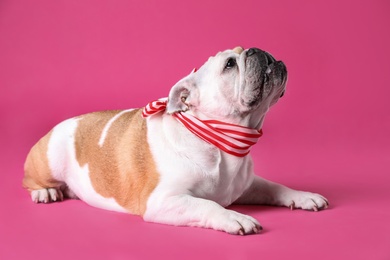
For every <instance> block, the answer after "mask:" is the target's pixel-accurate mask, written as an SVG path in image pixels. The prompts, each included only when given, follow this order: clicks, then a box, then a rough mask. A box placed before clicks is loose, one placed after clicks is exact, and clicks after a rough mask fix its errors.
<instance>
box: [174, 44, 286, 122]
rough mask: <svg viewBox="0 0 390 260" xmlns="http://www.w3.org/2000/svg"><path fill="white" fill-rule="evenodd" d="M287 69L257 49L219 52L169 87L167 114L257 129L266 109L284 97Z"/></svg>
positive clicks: (238, 48)
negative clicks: (221, 121)
mask: <svg viewBox="0 0 390 260" xmlns="http://www.w3.org/2000/svg"><path fill="white" fill-rule="evenodd" d="M286 81H287V69H286V66H285V65H284V63H283V62H282V61H277V60H276V59H275V58H274V57H273V56H272V55H271V54H269V53H268V52H265V51H262V50H260V49H257V48H250V49H247V50H244V49H243V48H241V47H236V48H234V49H233V50H226V51H223V52H219V53H218V54H217V55H216V56H214V57H210V58H209V59H208V61H207V62H206V63H205V64H203V66H202V67H200V68H199V70H198V71H196V72H192V73H191V74H190V75H188V76H186V77H185V78H183V79H181V80H180V81H179V82H178V83H176V84H175V86H173V87H172V89H171V91H170V93H169V97H168V105H167V113H175V112H185V111H188V112H189V113H192V114H193V115H195V116H197V117H200V118H202V119H216V120H225V121H226V122H229V123H235V124H241V125H246V126H248V127H253V128H260V127H261V125H262V123H263V120H264V116H265V114H266V113H267V111H268V110H269V108H270V107H271V106H272V105H273V104H275V103H276V102H277V101H278V100H279V98H280V97H282V96H283V94H284V91H285V85H286Z"/></svg>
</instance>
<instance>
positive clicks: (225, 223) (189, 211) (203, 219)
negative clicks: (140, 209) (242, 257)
mask: <svg viewBox="0 0 390 260" xmlns="http://www.w3.org/2000/svg"><path fill="white" fill-rule="evenodd" d="M144 220H145V221H149V222H156V223H162V224H170V225H177V226H195V227H204V228H212V229H215V230H220V231H225V232H227V233H230V234H235V235H245V234H251V233H259V232H260V230H262V227H261V226H260V224H259V222H257V220H256V219H254V218H252V217H250V216H247V215H243V214H240V213H238V212H235V211H233V210H227V209H225V208H223V207H222V206H220V205H219V204H217V203H215V202H213V201H210V200H205V199H200V198H195V197H192V196H190V195H180V196H172V197H169V198H167V199H165V200H164V201H161V200H159V201H155V202H154V203H150V201H149V203H148V209H147V211H146V212H145V214H144Z"/></svg>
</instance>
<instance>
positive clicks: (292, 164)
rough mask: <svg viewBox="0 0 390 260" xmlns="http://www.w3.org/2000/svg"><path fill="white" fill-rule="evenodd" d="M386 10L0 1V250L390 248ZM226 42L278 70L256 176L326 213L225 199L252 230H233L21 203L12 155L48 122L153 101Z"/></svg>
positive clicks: (310, 251)
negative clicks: (283, 73)
mask: <svg viewBox="0 0 390 260" xmlns="http://www.w3.org/2000/svg"><path fill="white" fill-rule="evenodd" d="M315 2H318V3H315ZM389 11H390V4H389V2H388V1H386V0H367V1H341V0H330V1H288V0H285V1H249V0H241V1H235V2H232V1H231V2H229V1H222V0H216V1H179V0H172V1H158V0H154V1H151V0H150V1H124V0H123V1H119V0H118V1H100V0H99V1H94V0H90V1H80V0H70V1H69V0H63V1H60V0H58V1H52V0H43V1H18V0H12V1H11V0H2V1H1V2H0V88H1V92H0V99H1V100H0V119H1V120H0V131H1V136H0V138H1V139H0V141H1V143H0V149H1V150H0V153H1V156H0V163H1V164H0V165H1V168H0V259H41V260H44V259H53V258H54V259H156V258H162V257H168V258H167V259H175V258H180V259H198V258H202V259H212V258H213V259H249V258H251V259H257V258H262V259H286V258H289V259H313V258H314V259H390V249H389V245H390V223H389V222H390V221H389V220H390V137H389V133H390V105H389V95H390V65H389V61H390V51H389V46H390V33H389V32H390V30H389V27H390V16H389ZM236 45H242V46H244V47H246V48H248V47H253V46H256V47H259V48H262V49H265V50H267V51H270V52H271V53H272V54H273V55H274V56H276V57H277V58H279V59H282V60H283V61H285V63H286V64H287V68H288V70H289V82H288V86H287V87H288V89H287V92H286V95H285V97H284V98H283V99H282V100H281V102H280V103H279V104H277V105H276V106H275V107H274V108H273V110H272V111H271V112H270V114H269V115H268V118H267V120H266V122H265V127H264V136H263V138H262V139H261V141H260V143H259V144H258V145H256V146H255V147H254V148H253V150H252V155H253V157H254V160H255V161H256V169H257V171H258V173H259V174H260V175H262V176H263V177H266V178H269V179H271V180H274V181H277V182H281V183H284V184H286V185H289V186H291V187H294V188H297V189H304V190H310V191H315V192H319V193H322V194H323V195H325V196H326V197H328V199H329V200H330V203H331V207H330V209H328V210H326V211H321V212H319V213H313V212H305V211H300V210H295V211H292V212H291V211H289V210H288V209H286V208H274V207H265V206H233V207H232V208H233V209H235V210H237V211H239V212H242V213H246V214H251V215H252V216H254V217H256V218H257V219H258V220H259V221H260V222H261V223H262V225H263V226H264V228H265V230H264V232H263V234H260V235H252V236H247V237H238V236H230V235H227V234H225V233H222V232H216V231H212V230H205V229H199V228H187V227H180V228H178V227H172V226H165V225H159V224H151V223H145V222H143V221H142V219H141V218H139V217H137V216H131V215H126V214H120V213H114V212H109V211H104V210H100V209H96V208H92V207H90V206H87V205H86V204H84V203H83V202H81V201H66V202H64V203H54V204H50V205H35V204H33V203H32V202H31V201H30V198H29V196H28V195H27V193H26V192H25V191H24V190H23V189H22V188H21V179H22V176H23V162H24V159H25V156H26V154H27V152H28V150H29V149H30V147H31V146H32V145H33V144H34V143H35V142H36V141H37V140H38V139H39V138H40V137H41V136H43V135H44V134H45V133H46V132H47V131H48V130H49V129H50V128H52V127H53V126H54V125H55V124H56V123H58V122H60V121H61V120H63V119H66V118H69V117H71V116H75V115H79V114H82V113H85V112H90V111H96V110H105V109H122V108H129V107H140V106H143V105H145V104H146V103H147V102H149V101H151V100H153V99H156V98H159V97H164V96H166V95H167V93H168V91H169V89H170V87H171V86H172V85H173V84H174V83H175V82H176V81H177V80H179V79H180V78H181V77H183V76H185V75H186V74H187V73H189V72H190V71H191V70H192V68H193V67H198V66H200V65H201V64H203V62H204V61H205V60H206V59H207V58H208V57H209V56H211V55H214V54H215V53H216V52H217V51H220V50H224V49H227V48H232V47H235V46H236Z"/></svg>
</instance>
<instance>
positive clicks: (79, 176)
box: [47, 118, 126, 212]
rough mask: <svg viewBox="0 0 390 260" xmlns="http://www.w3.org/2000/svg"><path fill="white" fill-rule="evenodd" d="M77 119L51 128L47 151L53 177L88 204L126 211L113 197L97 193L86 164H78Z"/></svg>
mask: <svg viewBox="0 0 390 260" xmlns="http://www.w3.org/2000/svg"><path fill="white" fill-rule="evenodd" d="M78 120H79V119H74V118H72V119H68V120H66V121H64V122H62V123H60V124H58V125H57V126H56V127H55V128H54V129H53V132H52V134H51V137H50V141H49V147H48V152H47V154H48V158H49V166H50V169H51V171H52V173H53V177H54V178H55V179H57V180H59V181H63V182H65V183H66V184H67V185H68V187H69V189H70V190H71V191H72V192H73V193H74V194H75V195H76V196H77V197H78V198H80V199H81V200H83V201H85V202H86V203H88V204H89V205H92V206H95V207H98V208H103V209H107V210H113V211H120V212H126V210H125V209H124V208H122V207H121V206H119V204H118V203H116V201H115V200H114V199H113V198H104V197H103V196H101V195H100V194H98V193H97V192H96V191H95V190H94V188H93V187H92V184H91V180H90V178H89V171H88V164H86V165H83V166H80V165H79V163H78V161H77V159H76V151H75V145H74V144H75V139H74V138H75V136H74V134H75V131H76V128H77V124H78Z"/></svg>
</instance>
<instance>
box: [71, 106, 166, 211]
mask: <svg viewBox="0 0 390 260" xmlns="http://www.w3.org/2000/svg"><path fill="white" fill-rule="evenodd" d="M119 112H120V111H106V112H96V113H91V114H87V115H84V116H82V117H80V120H79V122H78V127H77V130H76V134H75V135H76V136H75V140H76V141H75V147H76V159H77V161H78V162H79V164H80V166H84V165H85V164H88V168H89V176H90V179H91V182H92V186H93V187H94V189H95V190H96V192H98V193H99V194H100V195H102V196H103V197H106V198H114V199H115V200H116V202H117V203H118V204H119V205H121V206H122V207H124V208H125V209H127V210H128V211H129V212H131V213H133V214H138V215H143V214H144V212H145V210H146V202H147V200H148V198H149V195H150V193H151V192H152V191H153V190H154V188H155V187H156V185H157V183H158V179H159V174H158V173H157V169H156V166H155V163H154V160H153V157H152V154H151V152H150V148H149V145H148V142H147V128H146V120H145V119H143V118H142V117H141V112H142V110H140V109H137V110H133V111H130V112H126V113H124V114H122V115H120V116H119V117H118V118H117V119H116V120H115V121H114V122H113V123H112V124H111V127H110V128H109V130H108V132H107V135H106V138H105V141H104V143H103V145H102V147H101V146H99V144H98V143H99V139H100V136H101V134H102V131H103V129H104V127H105V125H106V124H107V122H108V121H109V120H110V119H111V118H112V117H114V116H115V115H116V114H117V113H119Z"/></svg>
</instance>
